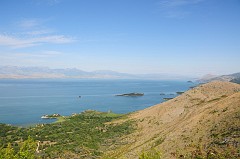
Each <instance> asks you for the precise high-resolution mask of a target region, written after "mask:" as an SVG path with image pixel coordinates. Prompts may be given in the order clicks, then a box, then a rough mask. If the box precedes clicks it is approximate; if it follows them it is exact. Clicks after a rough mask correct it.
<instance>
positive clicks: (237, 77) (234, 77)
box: [197, 72, 240, 83]
mask: <svg viewBox="0 0 240 159" xmlns="http://www.w3.org/2000/svg"><path fill="white" fill-rule="evenodd" d="M197 81H198V82H203V83H206V82H210V81H227V82H234V83H239V81H240V73H239V72H238V73H233V74H229V75H222V76H214V75H205V76H203V77H202V78H201V79H199V80H197Z"/></svg>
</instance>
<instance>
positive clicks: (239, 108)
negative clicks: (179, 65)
mask: <svg viewBox="0 0 240 159" xmlns="http://www.w3.org/2000/svg"><path fill="white" fill-rule="evenodd" d="M130 118H131V119H133V120H136V121H137V127H138V128H137V131H136V132H135V133H133V134H131V135H128V136H126V137H125V138H124V139H123V140H126V141H129V142H130V143H129V144H128V145H126V146H122V147H120V148H119V149H118V150H117V151H112V152H108V153H107V155H108V156H112V157H114V158H120V157H127V158H137V157H138V155H139V154H140V153H141V151H143V150H144V151H148V150H149V149H151V148H156V149H157V150H159V151H161V152H162V153H163V158H178V157H179V156H182V157H183V156H185V157H186V156H188V157H190V156H197V155H202V156H206V153H209V154H212V155H217V154H221V155H223V156H224V155H225V158H229V156H227V155H232V156H231V157H233V158H234V155H235V157H236V155H237V149H239V148H240V146H239V143H240V136H239V131H240V130H239V126H240V85H238V84H234V83H230V82H220V81H214V82H210V83H207V84H204V85H200V86H198V87H196V88H193V89H192V90H189V91H187V92H185V93H184V94H182V95H180V96H178V97H176V98H174V99H172V100H169V101H167V102H164V103H162V104H158V105H155V106H152V107H150V108H147V109H145V110H141V111H138V112H135V113H133V114H131V115H130ZM230 151H231V152H230Z"/></svg>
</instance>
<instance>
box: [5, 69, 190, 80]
mask: <svg viewBox="0 0 240 159" xmlns="http://www.w3.org/2000/svg"><path fill="white" fill-rule="evenodd" d="M0 79H161V80H169V79H172V80H174V79H186V80H189V79H193V78H192V77H187V76H180V75H172V74H165V73H162V74H128V73H119V72H115V71H110V70H99V71H93V72H87V71H82V70H79V69H76V68H67V69H51V68H48V67H19V66H0Z"/></svg>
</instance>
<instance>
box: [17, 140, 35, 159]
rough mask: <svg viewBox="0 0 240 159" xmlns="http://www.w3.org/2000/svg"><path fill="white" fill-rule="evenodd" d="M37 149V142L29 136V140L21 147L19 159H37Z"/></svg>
mask: <svg viewBox="0 0 240 159" xmlns="http://www.w3.org/2000/svg"><path fill="white" fill-rule="evenodd" d="M36 148H37V144H36V143H35V141H34V140H33V139H32V138H31V137H30V136H29V137H28V139H27V140H25V141H24V142H23V144H22V145H21V147H20V150H19V152H18V154H17V158H19V159H35V158H36V156H35V151H36Z"/></svg>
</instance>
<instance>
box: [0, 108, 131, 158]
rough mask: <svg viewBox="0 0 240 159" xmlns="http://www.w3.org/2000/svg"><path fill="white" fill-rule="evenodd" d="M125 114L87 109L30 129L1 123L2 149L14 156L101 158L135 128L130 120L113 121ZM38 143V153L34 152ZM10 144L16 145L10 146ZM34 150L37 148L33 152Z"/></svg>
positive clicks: (0, 145)
mask: <svg viewBox="0 0 240 159" xmlns="http://www.w3.org/2000/svg"><path fill="white" fill-rule="evenodd" d="M123 117H124V115H119V114H114V113H111V112H109V113H103V112H96V111H85V112H83V113H81V114H77V115H75V116H71V117H69V118H67V120H66V119H64V120H65V121H62V122H57V123H53V124H41V125H38V126H36V127H30V128H18V127H12V126H9V125H5V124H1V125H0V139H1V140H0V147H2V148H1V150H0V151H1V153H4V154H12V151H14V153H13V154H14V155H16V154H18V155H22V156H24V155H25V154H26V155H30V154H34V156H35V157H39V158H59V157H61V158H66V159H67V158H74V157H79V156H80V157H81V158H85V157H86V158H87V157H90V158H98V157H99V156H101V155H102V154H103V152H104V151H105V150H107V149H108V147H109V146H111V145H115V146H116V145H119V144H121V142H120V137H121V136H122V135H124V134H129V133H131V132H132V131H133V130H134V129H133V122H132V121H129V120H128V121H126V122H123V123H119V124H112V123H111V121H113V120H115V119H120V118H123ZM28 136H30V137H31V138H28ZM23 141H24V142H23ZM34 141H35V142H34ZM38 142H39V146H38V150H39V152H38V153H36V154H35V153H34V152H36V146H37V143H38ZM8 143H10V144H11V145H12V146H13V147H10V146H9V144H8ZM26 143H28V144H26ZM30 143H34V144H30ZM27 146H28V147H27ZM100 148H101V149H100ZM33 149H34V151H31V150H33ZM26 150H29V151H28V152H29V154H27V153H26ZM7 152H11V153H7ZM5 158H7V157H5ZM22 158H24V157H22ZM25 158H26V157H25ZM28 158H29V159H30V158H31V157H28ZM28 158H27V159H28ZM33 158H34V157H33Z"/></svg>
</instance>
